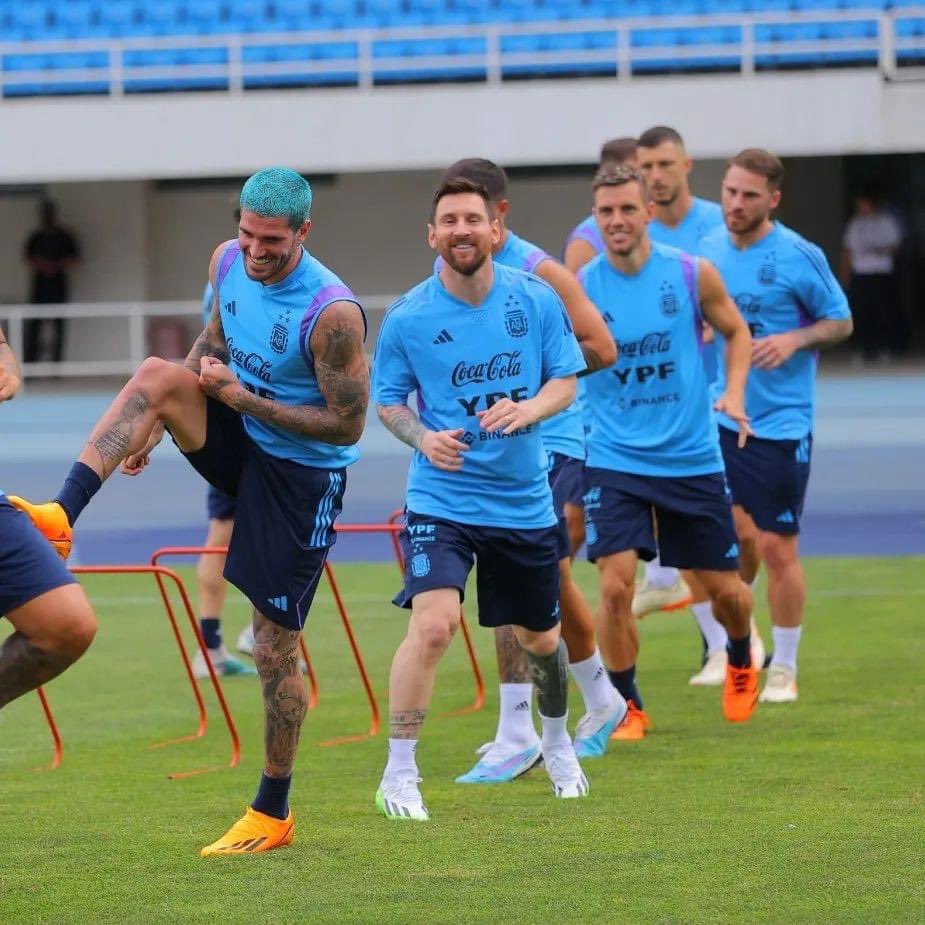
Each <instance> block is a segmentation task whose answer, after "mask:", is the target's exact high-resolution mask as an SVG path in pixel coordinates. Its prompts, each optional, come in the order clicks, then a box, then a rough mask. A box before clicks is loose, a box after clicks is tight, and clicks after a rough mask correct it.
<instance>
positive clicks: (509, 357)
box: [373, 178, 588, 821]
mask: <svg viewBox="0 0 925 925" xmlns="http://www.w3.org/2000/svg"><path fill="white" fill-rule="evenodd" d="M501 233H502V232H501V225H500V223H499V222H498V219H497V217H496V216H495V214H494V209H493V207H492V203H491V197H490V196H489V194H488V192H487V191H486V189H485V188H484V187H483V186H481V185H479V184H477V183H474V182H473V181H471V180H466V179H463V178H453V179H448V180H445V181H444V182H443V183H442V184H441V186H440V187H439V188H438V189H437V191H436V193H435V194H434V199H433V206H432V209H431V216H430V223H429V225H428V239H429V242H430V246H431V247H432V248H433V249H434V250H436V251H437V252H438V253H439V255H440V256H441V257H442V258H443V265H442V267H441V268H440V270H439V272H437V273H434V274H432V275H431V277H430V278H429V279H427V280H425V281H424V282H423V283H420V284H419V285H418V286H416V287H415V288H414V289H412V290H411V291H410V292H408V293H407V294H406V295H405V296H403V297H402V298H401V299H399V300H398V301H397V302H396V303H395V304H394V305H393V306H392V307H391V308H390V309H389V311H388V313H387V314H386V317H385V320H384V321H383V324H382V329H381V331H380V334H379V343H378V345H377V349H376V359H375V364H374V385H373V393H374V397H375V401H376V405H377V410H378V412H379V417H380V419H381V420H382V422H383V424H384V425H385V426H386V427H387V428H388V429H389V430H390V431H391V432H392V433H393V434H395V436H396V437H398V438H399V439H400V440H402V441H403V442H405V443H407V444H409V445H410V446H412V447H414V449H415V450H416V452H415V454H414V458H413V460H412V463H411V468H410V470H409V474H408V487H407V498H406V515H405V529H404V531H403V533H402V546H403V549H404V552H405V586H404V590H403V591H402V592H401V593H400V594H399V595H398V596H397V597H396V598H395V603H396V604H398V605H399V606H402V607H410V609H411V620H410V622H409V625H408V633H407V635H406V637H405V639H404V640H403V642H402V643H401V645H400V646H399V648H398V651H397V652H396V653H395V658H394V660H393V662H392V671H391V676H390V679H389V711H390V712H389V755H388V763H387V765H386V768H385V772H384V774H383V777H382V783H381V784H380V787H379V790H378V792H377V793H376V806H377V807H378V809H379V810H380V811H381V812H382V813H384V814H385V815H386V816H387V817H388V818H390V819H416V820H419V821H426V820H427V819H428V818H429V814H428V811H427V809H426V807H425V806H424V802H423V798H422V796H421V792H420V789H419V788H418V783H419V781H420V775H419V772H418V767H417V760H416V757H415V750H416V747H417V741H418V737H419V735H420V731H421V725H422V723H423V722H424V718H425V716H426V714H427V708H428V705H429V703H430V699H431V694H432V691H433V685H434V677H435V674H436V669H437V663H438V662H439V660H440V658H441V656H442V655H443V653H444V651H445V650H446V647H447V646H448V645H449V643H450V640H451V639H452V637H453V634H454V633H455V632H456V629H457V627H458V626H459V615H460V604H461V602H462V598H463V595H464V593H465V587H466V579H467V577H468V575H469V572H470V571H471V569H472V565H473V560H477V561H478V585H477V586H478V598H479V601H478V603H479V622H480V623H481V624H482V625H483V626H506V625H508V624H513V625H514V627H515V630H514V633H515V637H516V639H517V642H518V643H519V644H520V645H521V646H523V647H524V649H526V651H527V660H528V662H529V664H530V671H531V676H532V678H533V682H534V684H535V685H536V689H537V696H538V701H539V708H540V718H541V720H542V724H543V737H542V752H543V758H544V761H545V765H546V770H547V772H548V774H549V776H550V779H551V780H552V784H553V793H554V795H555V796H556V797H561V798H572V797H579V796H583V795H585V794H586V793H587V792H588V782H587V779H586V778H585V776H584V774H583V773H582V770H581V766H580V765H579V764H578V759H577V758H576V756H575V752H574V749H573V747H572V742H571V740H570V739H569V734H568V730H567V728H566V723H567V720H568V704H567V697H568V668H567V663H566V657H565V653H564V651H563V646H562V645H561V640H560V633H559V587H558V585H559V580H558V579H559V571H558V564H557V559H558V549H557V531H556V518H555V514H554V513H553V507H552V492H551V490H550V488H549V482H548V479H547V471H546V454H545V451H544V450H543V444H542V438H541V436H540V428H539V426H538V425H539V423H540V422H541V421H543V420H545V419H547V418H549V417H551V416H552V415H554V414H555V413H556V412H558V411H561V410H562V409H563V408H565V407H567V406H568V405H569V404H571V402H572V401H573V400H574V398H575V375H576V373H578V372H581V371H582V370H583V369H585V365H586V364H585V361H584V359H583V357H582V355H581V351H580V349H579V347H578V343H577V341H576V340H575V337H574V335H573V334H572V328H571V323H570V322H569V320H568V315H567V314H566V313H565V308H564V306H563V305H562V302H561V300H560V299H559V297H558V296H557V295H556V294H555V292H554V291H553V290H552V289H551V288H550V287H549V286H547V285H546V283H544V282H542V281H541V280H540V279H538V278H537V277H536V276H534V275H532V274H529V273H523V272H521V271H519V270H514V269H510V268H509V267H506V266H504V265H503V264H500V263H494V262H493V261H492V259H491V255H492V251H493V249H494V248H495V247H497V246H498V244H499V243H500V241H501ZM412 392H416V393H417V400H418V408H419V410H420V417H418V415H416V414H415V413H414V412H413V411H412V410H411V409H410V408H409V407H408V396H409V395H410V393H412Z"/></svg>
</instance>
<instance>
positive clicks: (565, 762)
mask: <svg viewBox="0 0 925 925" xmlns="http://www.w3.org/2000/svg"><path fill="white" fill-rule="evenodd" d="M543 763H544V764H545V765H546V773H547V774H548V775H549V779H550V780H551V781H552V792H553V796H555V797H557V798H558V799H560V800H573V799H575V798H576V797H583V796H587V795H588V790H589V789H590V786H589V784H588V778H587V777H585V772H584V771H582V770H581V765H580V764H579V763H578V757H577V756H576V755H575V749H574V748H573V747H572V743H571V742H566V743H564V744H563V745H556V746H553V747H551V748H547V749H545V750H544V751H543Z"/></svg>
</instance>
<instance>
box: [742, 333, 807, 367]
mask: <svg viewBox="0 0 925 925" xmlns="http://www.w3.org/2000/svg"><path fill="white" fill-rule="evenodd" d="M799 349H800V339H799V337H798V336H797V334H796V333H794V332H793V331H787V332H786V333H784V334H771V335H770V336H768V337H759V338H758V339H757V340H753V341H752V366H757V367H758V369H777V367H778V366H780V365H781V364H783V363H786V362H787V360H789V359H790V357H792V356H793V355H794V354H795V353H796V352H797V350H799Z"/></svg>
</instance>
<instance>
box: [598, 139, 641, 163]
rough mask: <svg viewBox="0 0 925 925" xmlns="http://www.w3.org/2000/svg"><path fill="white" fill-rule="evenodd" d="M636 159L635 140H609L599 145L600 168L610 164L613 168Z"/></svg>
mask: <svg viewBox="0 0 925 925" xmlns="http://www.w3.org/2000/svg"><path fill="white" fill-rule="evenodd" d="M634 157H636V139H635V138H628V137H627V138H611V139H610V141H605V142H604V143H603V144H602V145H601V158H600V166H601V167H603V166H605V165H606V164H611V165H613V166H614V167H616V166H619V165H620V164H625V163H626V162H627V161H629V160H632V159H633V158H634Z"/></svg>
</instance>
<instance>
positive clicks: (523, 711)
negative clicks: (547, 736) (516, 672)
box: [495, 684, 536, 744]
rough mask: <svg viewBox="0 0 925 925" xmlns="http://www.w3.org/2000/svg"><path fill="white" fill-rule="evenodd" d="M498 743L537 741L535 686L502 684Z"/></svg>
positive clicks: (497, 733) (496, 737)
mask: <svg viewBox="0 0 925 925" xmlns="http://www.w3.org/2000/svg"><path fill="white" fill-rule="evenodd" d="M495 741H496V742H523V743H524V744H526V743H528V742H535V741H536V727H535V726H534V725H533V685H532V684H502V685H501V704H500V712H499V714H498V731H497V732H496V733H495Z"/></svg>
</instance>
